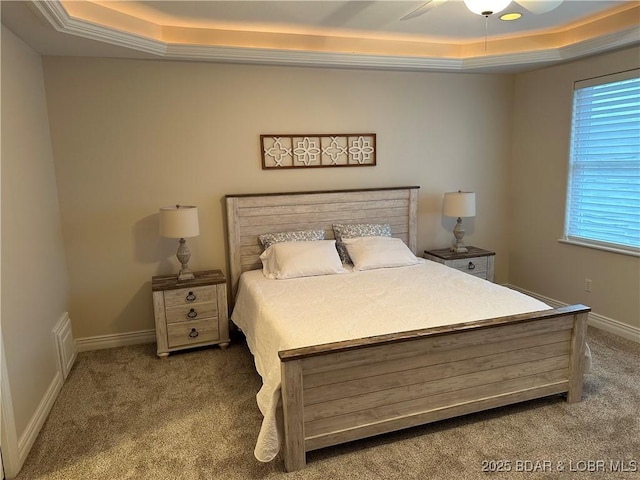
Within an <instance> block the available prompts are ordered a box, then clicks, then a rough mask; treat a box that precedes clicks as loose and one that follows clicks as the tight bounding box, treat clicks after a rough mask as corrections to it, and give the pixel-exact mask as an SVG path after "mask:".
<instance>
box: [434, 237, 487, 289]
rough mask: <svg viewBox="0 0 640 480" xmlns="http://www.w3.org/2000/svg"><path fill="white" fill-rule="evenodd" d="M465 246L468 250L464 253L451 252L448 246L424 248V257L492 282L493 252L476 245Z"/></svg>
mask: <svg viewBox="0 0 640 480" xmlns="http://www.w3.org/2000/svg"><path fill="white" fill-rule="evenodd" d="M467 248H468V249H469V251H468V252H465V253H456V252H452V251H451V250H449V249H448V248H441V249H439V250H425V251H424V258H426V259H427V260H431V261H434V262H438V263H442V264H444V265H446V266H447V267H451V268H455V269H456V270H460V271H461V272H465V273H468V274H470V275H473V276H474V277H479V278H484V279H485V280H489V281H490V282H493V263H494V260H495V257H496V254H495V252H491V251H489V250H483V249H482V248H477V247H469V246H468V247H467Z"/></svg>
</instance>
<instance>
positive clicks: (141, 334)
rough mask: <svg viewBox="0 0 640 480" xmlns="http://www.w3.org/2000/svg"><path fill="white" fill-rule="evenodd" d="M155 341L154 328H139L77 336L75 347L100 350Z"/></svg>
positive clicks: (83, 349) (85, 350) (85, 349)
mask: <svg viewBox="0 0 640 480" xmlns="http://www.w3.org/2000/svg"><path fill="white" fill-rule="evenodd" d="M155 341H156V331H155V330H140V331H137V332H127V333H115V334H112V335H98V336H96V337H85V338H78V339H77V340H76V347H77V349H78V351H79V352H88V351H90V350H101V349H103V348H114V347H124V346H126V345H137V344H139V343H154V342H155Z"/></svg>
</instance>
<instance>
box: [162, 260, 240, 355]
mask: <svg viewBox="0 0 640 480" xmlns="http://www.w3.org/2000/svg"><path fill="white" fill-rule="evenodd" d="M194 275H195V278H194V279H193V280H185V281H178V278H177V275H176V274H173V275H161V276H156V277H153V278H152V280H151V291H152V292H153V311H154V316H155V320H156V341H157V344H158V356H159V357H161V358H164V357H167V356H168V355H169V353H170V352H174V351H176V350H183V349H185V348H192V347H202V346H205V345H220V347H221V348H223V349H224V348H227V347H228V346H229V313H228V310H227V308H228V307H227V281H226V279H225V277H224V275H223V274H222V272H221V271H220V270H207V271H203V272H194Z"/></svg>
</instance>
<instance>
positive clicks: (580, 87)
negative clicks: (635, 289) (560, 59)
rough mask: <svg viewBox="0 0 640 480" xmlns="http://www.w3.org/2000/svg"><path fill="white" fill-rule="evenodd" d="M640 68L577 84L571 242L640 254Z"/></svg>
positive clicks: (570, 199) (569, 201)
mask: <svg viewBox="0 0 640 480" xmlns="http://www.w3.org/2000/svg"><path fill="white" fill-rule="evenodd" d="M639 74H640V70H633V71H629V72H624V73H620V74H615V75H608V76H606V77H599V78H596V79H590V80H583V81H579V82H576V84H575V88H574V94H573V124H572V131H571V152H570V157H569V185H568V189H567V210H566V220H565V239H566V240H568V241H573V242H577V243H581V244H585V245H587V246H596V247H603V248H609V249H614V250H618V251H623V252H629V253H634V254H640V75H639Z"/></svg>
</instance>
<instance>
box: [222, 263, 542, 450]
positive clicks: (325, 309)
mask: <svg viewBox="0 0 640 480" xmlns="http://www.w3.org/2000/svg"><path fill="white" fill-rule="evenodd" d="M549 308H550V307H549V306H548V305H546V304H544V303H542V302H540V301H538V300H536V299H533V298H531V297H528V296H526V295H523V294H521V293H519V292H516V291H514V290H511V289H509V288H506V287H502V286H499V285H496V284H493V283H490V282H487V281H485V280H481V279H479V278H475V277H473V276H471V275H467V274H466V273H462V272H459V271H457V270H454V269H452V268H448V267H445V266H443V265H441V264H438V263H435V262H430V261H426V260H425V261H424V262H422V263H420V264H418V265H413V266H408V267H399V268H385V269H378V270H370V271H365V272H355V271H354V272H349V273H346V274H339V275H325V276H318V277H306V278H296V279H289V280H270V279H267V278H265V277H264V275H263V274H262V271H261V270H254V271H250V272H245V273H244V274H243V275H242V276H241V278H240V285H239V289H238V295H237V300H236V305H235V308H234V311H233V314H232V317H231V318H232V320H233V322H234V323H235V324H236V325H238V327H240V328H241V329H242V331H243V332H244V333H245V335H246V337H247V343H248V345H249V348H250V349H251V353H253V355H254V358H255V363H256V368H257V370H258V373H259V374H260V376H261V377H262V382H263V385H262V388H261V389H260V391H259V392H258V395H257V401H258V406H259V408H260V411H261V412H262V414H263V415H264V420H263V423H262V428H261V430H260V434H259V436H258V441H257V444H256V448H255V451H254V454H255V456H256V458H257V459H258V460H260V461H262V462H268V461H270V460H272V459H273V458H274V457H275V456H276V455H277V453H278V451H279V449H280V432H279V431H278V428H277V422H276V408H277V406H278V402H279V400H280V360H279V358H278V351H280V350H286V349H289V348H296V347H303V346H308V345H318V344H322V343H329V342H335V341H340V340H347V339H354V338H361V337H369V336H372V335H381V334H385V333H392V332H400V331H407V330H415V329H419V328H427V327H434V326H438V325H450V324H454V323H461V322H468V321H473V320H481V319H486V318H494V317H501V316H505V315H513V314H517V313H526V312H534V311H539V310H547V309H549Z"/></svg>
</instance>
